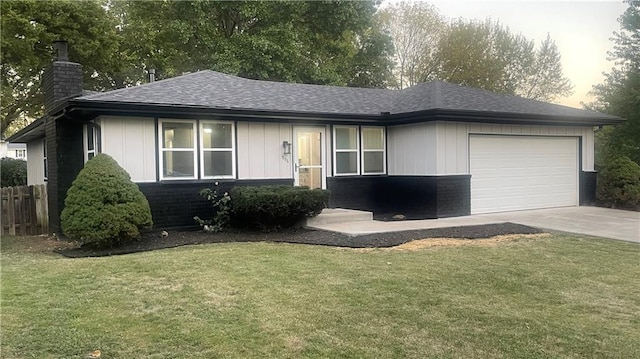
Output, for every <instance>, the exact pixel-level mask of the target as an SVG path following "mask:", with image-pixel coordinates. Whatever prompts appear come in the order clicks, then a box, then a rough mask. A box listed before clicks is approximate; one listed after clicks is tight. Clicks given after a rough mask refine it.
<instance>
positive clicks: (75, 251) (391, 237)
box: [56, 222, 542, 258]
mask: <svg viewBox="0 0 640 359" xmlns="http://www.w3.org/2000/svg"><path fill="white" fill-rule="evenodd" d="M168 233H169V235H168V236H167V237H162V235H161V232H159V231H152V232H147V233H145V234H144V235H143V236H142V238H141V239H140V240H139V241H137V242H134V243H130V244H127V245H125V246H121V247H117V248H109V249H94V248H87V247H76V248H66V249H59V250H56V252H57V253H59V254H62V255H63V256H65V257H70V258H82V257H103V256H111V255H119V254H128V253H137V252H145V251H152V250H156V249H164V248H172V247H180V246H185V245H190V244H204V243H229V242H286V243H299V244H314V245H325V246H335V247H349V248H382V247H393V246H397V245H400V244H402V243H406V242H409V241H413V240H416V239H425V238H464V239H477V238H488V237H493V236H497V235H504V234H535V233H542V231H541V230H539V229H536V228H532V227H528V226H523V225H520V224H515V223H509V222H506V223H496V224H485V225H476V226H463V227H449V228H433V229H420V230H411V231H401V232H388V233H375V234H365V235H359V236H348V235H346V234H340V233H335V232H327V231H316V230H309V229H302V228H299V229H292V230H287V231H280V232H268V233H263V232H248V231H234V230H232V231H228V232H224V233H207V232H203V231H176V232H168Z"/></svg>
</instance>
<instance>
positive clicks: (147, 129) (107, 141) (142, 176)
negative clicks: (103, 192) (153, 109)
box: [96, 116, 157, 182]
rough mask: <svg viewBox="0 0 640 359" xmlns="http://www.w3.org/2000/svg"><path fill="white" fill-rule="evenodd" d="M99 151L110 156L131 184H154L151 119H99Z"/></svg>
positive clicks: (153, 132)
mask: <svg viewBox="0 0 640 359" xmlns="http://www.w3.org/2000/svg"><path fill="white" fill-rule="evenodd" d="M96 122H97V124H98V125H99V126H100V134H101V136H100V142H101V145H102V152H103V153H106V154H108V155H109V156H111V157H113V159H114V160H116V162H118V164H119V165H120V166H121V167H122V168H124V169H125V170H126V171H127V172H128V173H129V175H130V176H131V180H132V181H133V182H155V181H156V165H157V164H156V135H155V133H156V130H155V120H154V119H153V118H151V117H115V116H101V117H99V118H98V119H97V121H96Z"/></svg>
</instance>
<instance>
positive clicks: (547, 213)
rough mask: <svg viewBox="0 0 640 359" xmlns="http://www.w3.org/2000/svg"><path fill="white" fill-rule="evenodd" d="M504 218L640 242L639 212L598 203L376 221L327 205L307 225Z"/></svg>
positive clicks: (396, 225)
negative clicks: (598, 204) (445, 216)
mask: <svg viewBox="0 0 640 359" xmlns="http://www.w3.org/2000/svg"><path fill="white" fill-rule="evenodd" d="M325 212H326V213H325ZM345 212H354V213H355V212H357V213H356V216H355V217H351V216H350V215H349V214H347V213H345ZM358 213H364V214H368V217H367V216H366V215H365V216H360V217H358V216H359V215H358ZM332 216H334V218H332ZM335 217H337V218H335ZM502 222H512V223H519V224H523V225H525V226H530V227H536V228H541V229H547V230H552V231H559V232H569V233H578V234H585V235H589V236H597V237H605V238H612V239H619V240H623V241H630V242H637V243H640V213H639V212H631V211H621V210H617V209H609V208H598V207H563V208H551V209H537V210H531V211H516V212H501V213H491V214H476V215H471V216H464V217H452V218H441V219H425V220H416V221H397V222H381V221H373V220H371V214H370V213H368V212H360V211H351V210H342V209H327V210H325V211H323V212H322V214H321V215H320V216H318V217H316V218H313V219H310V220H309V221H308V222H307V226H308V227H310V228H316V229H322V230H328V231H333V232H340V233H345V234H348V235H360V234H370V233H381V232H395V231H405V230H412V229H429V228H445V227H458V226H471V225H481V224H491V223H502Z"/></svg>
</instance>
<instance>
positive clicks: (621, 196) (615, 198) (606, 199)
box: [596, 156, 640, 211]
mask: <svg viewBox="0 0 640 359" xmlns="http://www.w3.org/2000/svg"><path fill="white" fill-rule="evenodd" d="M597 187H598V189H597V193H596V196H597V197H596V198H597V201H598V205H600V206H604V207H612V208H619V209H628V210H634V211H640V165H638V164H637V163H635V162H633V161H632V160H631V159H630V158H629V157H627V156H622V157H618V158H615V159H611V160H609V161H607V162H606V163H605V164H604V165H603V166H602V168H601V169H600V172H599V173H598V185H597Z"/></svg>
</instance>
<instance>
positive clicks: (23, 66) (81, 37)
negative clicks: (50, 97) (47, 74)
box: [0, 0, 118, 135]
mask: <svg viewBox="0 0 640 359" xmlns="http://www.w3.org/2000/svg"><path fill="white" fill-rule="evenodd" d="M0 12H1V13H2V19H1V31H2V32H1V34H0V38H1V40H0V41H1V42H0V44H1V53H2V55H1V61H0V75H1V76H2V95H1V96H2V97H1V101H2V110H1V116H2V121H1V126H0V133H2V134H3V135H7V134H8V132H7V129H9V128H11V129H15V128H16V127H22V126H24V125H25V124H26V123H28V122H29V121H32V120H33V119H35V118H38V117H39V116H41V115H42V113H43V111H42V110H43V108H42V104H43V98H42V92H41V90H40V82H41V76H42V72H43V70H44V68H45V67H46V66H48V65H49V64H50V62H51V59H52V55H53V49H52V44H53V41H55V40H59V39H65V40H68V41H69V44H70V57H71V58H72V59H74V60H75V61H78V62H81V63H82V64H83V65H84V66H83V71H84V84H85V87H86V88H87V89H93V90H99V89H108V88H112V84H111V81H110V76H109V72H113V68H114V67H115V65H116V63H115V61H116V60H117V56H115V54H116V53H117V46H118V42H117V38H116V37H115V27H114V26H113V25H114V24H113V22H112V21H110V20H109V18H108V17H107V16H106V14H105V10H104V9H103V8H102V6H101V5H100V3H99V2H97V1H84V2H76V1H35V0H25V1H13V0H3V1H1V2H0ZM12 125H13V126H12Z"/></svg>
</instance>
